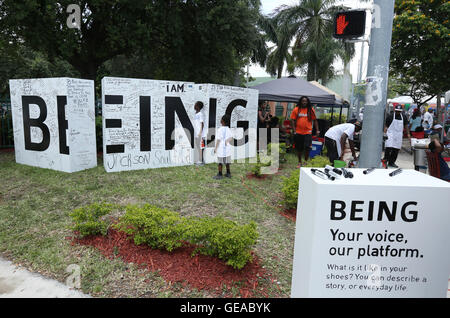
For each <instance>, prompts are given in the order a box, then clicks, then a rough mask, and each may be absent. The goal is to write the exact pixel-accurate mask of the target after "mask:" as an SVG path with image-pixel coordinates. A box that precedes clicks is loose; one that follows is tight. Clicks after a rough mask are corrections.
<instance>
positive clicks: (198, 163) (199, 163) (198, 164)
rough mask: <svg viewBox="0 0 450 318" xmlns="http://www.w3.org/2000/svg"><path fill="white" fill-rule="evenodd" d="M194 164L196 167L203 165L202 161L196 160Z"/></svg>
mask: <svg viewBox="0 0 450 318" xmlns="http://www.w3.org/2000/svg"><path fill="white" fill-rule="evenodd" d="M195 165H196V166H197V167H201V166H204V165H205V164H204V163H203V162H196V163H195Z"/></svg>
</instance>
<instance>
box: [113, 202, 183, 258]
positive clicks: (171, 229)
mask: <svg viewBox="0 0 450 318" xmlns="http://www.w3.org/2000/svg"><path fill="white" fill-rule="evenodd" d="M115 227H116V228H117V229H119V230H121V231H123V232H125V233H127V234H130V235H133V239H134V243H135V244H136V245H140V244H147V245H149V246H150V247H152V248H157V249H166V250H168V251H172V250H173V249H175V248H177V247H180V246H182V244H183V243H182V239H181V238H182V237H183V231H184V224H183V218H181V217H180V216H179V215H178V213H175V212H171V211H168V210H165V209H160V208H158V207H155V206H151V205H149V204H146V205H144V206H142V207H139V206H136V205H129V206H127V207H126V212H125V215H124V216H122V217H121V218H120V221H119V223H118V224H117V225H116V226H115Z"/></svg>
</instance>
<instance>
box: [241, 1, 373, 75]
mask: <svg viewBox="0 0 450 318" xmlns="http://www.w3.org/2000/svg"><path fill="white" fill-rule="evenodd" d="M298 2H299V0H261V5H262V9H261V11H262V13H263V14H270V13H271V12H272V11H273V10H274V9H276V8H278V7H279V6H281V5H288V6H291V5H295V4H297V3H298ZM337 3H339V4H341V3H342V4H344V5H346V6H348V7H350V8H352V9H359V8H367V7H368V6H369V4H368V3H364V2H361V1H358V0H342V1H339V2H337ZM367 24H369V23H368V22H367V23H366V31H367V32H366V33H368V32H369V29H370V25H367ZM362 45H363V44H362V43H356V44H355V51H356V52H355V56H354V58H353V59H352V61H351V62H350V73H351V74H352V79H353V82H354V83H355V82H356V81H357V76H358V71H359V61H360V59H361V46H362ZM367 57H368V45H367V44H366V43H364V57H363V59H362V60H363V70H362V71H363V72H362V73H363V78H365V73H366V71H367ZM334 67H335V69H337V70H338V71H340V70H343V64H342V63H340V62H339V63H335V65H334ZM249 72H250V75H251V76H252V77H266V76H270V75H269V74H267V73H266V72H265V70H264V68H261V67H260V66H259V65H251V66H250V68H249ZM285 72H286V68H285V69H284V73H283V76H285V75H287V74H286V73H285Z"/></svg>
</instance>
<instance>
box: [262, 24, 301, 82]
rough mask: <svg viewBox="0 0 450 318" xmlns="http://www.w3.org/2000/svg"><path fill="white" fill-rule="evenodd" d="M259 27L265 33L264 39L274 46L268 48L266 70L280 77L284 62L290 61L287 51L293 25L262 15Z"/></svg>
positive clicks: (292, 32)
mask: <svg viewBox="0 0 450 318" xmlns="http://www.w3.org/2000/svg"><path fill="white" fill-rule="evenodd" d="M260 27H261V29H262V30H264V32H265V34H266V39H267V40H268V41H270V42H272V43H274V46H272V47H271V48H269V51H268V56H267V61H266V71H267V73H269V74H270V75H272V76H277V78H280V77H281V76H282V74H283V68H284V63H285V62H288V63H290V62H291V60H292V55H291V54H290V53H289V50H290V43H291V41H292V38H293V37H294V35H295V27H293V26H292V25H289V24H287V23H283V21H280V20H279V19H276V18H275V17H264V18H263V19H262V20H261V22H260Z"/></svg>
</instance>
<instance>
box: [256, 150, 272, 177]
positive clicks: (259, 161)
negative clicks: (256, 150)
mask: <svg viewBox="0 0 450 318" xmlns="http://www.w3.org/2000/svg"><path fill="white" fill-rule="evenodd" d="M271 160H272V158H270V157H268V156H264V155H259V154H258V155H257V157H256V163H255V164H253V165H252V166H251V173H252V174H253V175H255V176H257V177H260V176H261V175H262V171H261V169H262V168H263V167H270V166H271V164H272V161H271Z"/></svg>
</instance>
